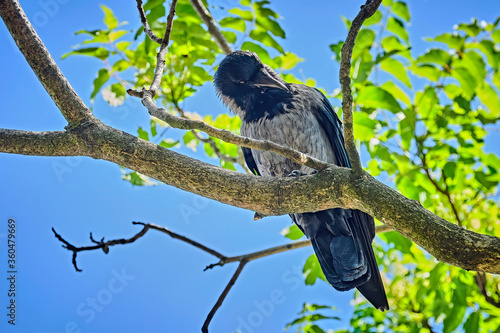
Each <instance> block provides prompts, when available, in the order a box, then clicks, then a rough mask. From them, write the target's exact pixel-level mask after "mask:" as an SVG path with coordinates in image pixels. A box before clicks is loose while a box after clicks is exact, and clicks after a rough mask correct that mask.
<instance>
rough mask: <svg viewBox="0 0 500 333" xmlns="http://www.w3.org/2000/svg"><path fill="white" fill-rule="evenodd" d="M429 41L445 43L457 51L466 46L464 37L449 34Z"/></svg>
mask: <svg viewBox="0 0 500 333" xmlns="http://www.w3.org/2000/svg"><path fill="white" fill-rule="evenodd" d="M427 40H429V41H435V42H441V43H445V44H446V45H448V46H449V47H450V48H451V49H455V50H462V49H463V47H464V44H465V39H464V38H463V37H462V36H460V35H458V34H450V33H448V32H447V33H444V34H442V35H439V36H437V37H434V38H429V39H427Z"/></svg>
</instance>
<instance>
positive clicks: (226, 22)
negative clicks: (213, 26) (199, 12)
mask: <svg viewBox="0 0 500 333" xmlns="http://www.w3.org/2000/svg"><path fill="white" fill-rule="evenodd" d="M219 25H220V26H221V27H223V28H231V29H234V30H238V31H241V32H245V31H246V24H245V21H244V20H243V19H241V18H239V17H231V16H229V17H225V18H223V19H222V20H220V22H219Z"/></svg>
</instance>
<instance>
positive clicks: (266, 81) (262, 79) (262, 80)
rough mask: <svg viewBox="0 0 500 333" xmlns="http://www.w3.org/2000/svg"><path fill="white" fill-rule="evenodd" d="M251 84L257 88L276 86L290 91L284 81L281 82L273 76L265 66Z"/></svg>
mask: <svg viewBox="0 0 500 333" xmlns="http://www.w3.org/2000/svg"><path fill="white" fill-rule="evenodd" d="M250 85H251V86H253V87H257V88H276V89H281V90H284V91H288V88H287V87H286V86H285V85H284V84H283V82H280V81H278V80H277V79H276V78H274V77H272V76H271V74H269V73H268V72H267V71H266V69H265V68H262V69H261V70H259V72H258V73H257V74H256V75H255V78H254V79H253V80H252V82H251V83H250Z"/></svg>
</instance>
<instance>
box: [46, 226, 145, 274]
mask: <svg viewBox="0 0 500 333" xmlns="http://www.w3.org/2000/svg"><path fill="white" fill-rule="evenodd" d="M143 225H144V228H143V229H142V230H141V231H139V232H138V233H137V234H136V235H135V236H133V237H131V238H120V239H114V240H110V241H107V242H104V238H102V239H101V241H96V240H94V238H93V237H92V233H91V234H90V240H91V241H92V242H93V243H95V244H96V245H93V246H82V247H76V246H74V245H72V244H70V243H68V242H67V241H66V240H65V239H64V238H62V237H61V236H60V235H59V234H58V233H57V232H56V230H55V229H54V228H52V232H53V233H54V235H55V236H56V238H57V239H59V240H60V241H61V242H62V243H63V244H64V245H63V247H64V248H65V249H68V250H69V251H71V252H73V258H72V262H73V266H74V267H75V269H76V271H77V272H81V271H82V270H81V269H79V268H78V266H77V265H76V255H77V253H78V252H82V251H92V250H99V249H101V250H103V251H104V253H108V251H109V247H110V246H113V245H118V244H129V243H133V242H135V241H136V240H138V239H139V238H141V237H142V236H144V234H145V233H146V232H147V231H148V229H149V225H146V224H143Z"/></svg>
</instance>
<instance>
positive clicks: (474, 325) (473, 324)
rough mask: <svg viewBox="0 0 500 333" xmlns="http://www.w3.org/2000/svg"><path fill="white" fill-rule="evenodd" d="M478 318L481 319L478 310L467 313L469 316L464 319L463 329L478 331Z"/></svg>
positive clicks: (467, 331) (472, 332)
mask: <svg viewBox="0 0 500 333" xmlns="http://www.w3.org/2000/svg"><path fill="white" fill-rule="evenodd" d="M479 319H481V313H480V312H479V311H474V312H472V313H471V314H470V315H469V318H467V320H466V321H465V324H464V331H465V333H476V332H479Z"/></svg>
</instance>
